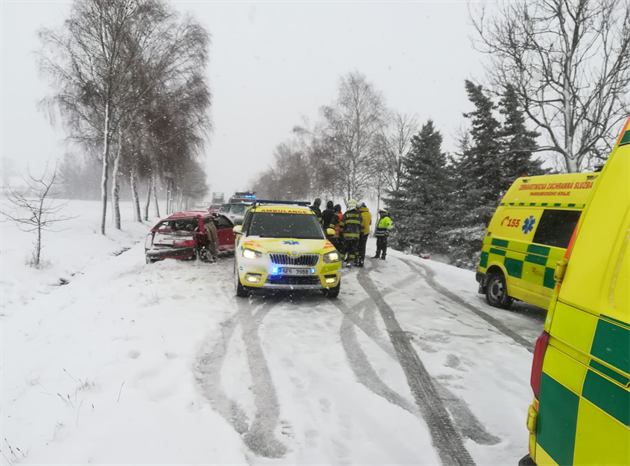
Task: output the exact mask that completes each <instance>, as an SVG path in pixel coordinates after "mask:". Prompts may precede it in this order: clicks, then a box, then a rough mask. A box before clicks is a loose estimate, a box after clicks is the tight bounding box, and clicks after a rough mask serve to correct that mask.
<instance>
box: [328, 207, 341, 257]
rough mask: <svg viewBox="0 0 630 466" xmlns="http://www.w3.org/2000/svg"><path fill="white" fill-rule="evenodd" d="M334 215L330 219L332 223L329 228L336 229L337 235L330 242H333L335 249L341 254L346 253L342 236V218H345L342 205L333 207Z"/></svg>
mask: <svg viewBox="0 0 630 466" xmlns="http://www.w3.org/2000/svg"><path fill="white" fill-rule="evenodd" d="M333 210H334V212H333V216H332V217H331V219H330V225H328V227H327V228H331V229H333V230H335V236H333V237H332V238H329V239H330V242H331V243H332V244H333V246H334V247H335V249H336V250H337V251H339V254H341V255H343V254H345V252H344V248H343V240H342V238H341V219H342V218H343V214H342V213H341V206H340V205H339V204H337V205H336V206H335V207H333Z"/></svg>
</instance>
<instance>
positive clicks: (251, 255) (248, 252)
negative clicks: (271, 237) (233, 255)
mask: <svg viewBox="0 0 630 466" xmlns="http://www.w3.org/2000/svg"><path fill="white" fill-rule="evenodd" d="M243 257H244V258H245V259H259V258H261V257H262V253H260V252H258V251H254V250H253V249H243Z"/></svg>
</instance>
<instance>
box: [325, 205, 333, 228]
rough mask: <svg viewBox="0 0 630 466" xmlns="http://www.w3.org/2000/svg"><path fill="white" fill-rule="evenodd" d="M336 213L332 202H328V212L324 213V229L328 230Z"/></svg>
mask: <svg viewBox="0 0 630 466" xmlns="http://www.w3.org/2000/svg"><path fill="white" fill-rule="evenodd" d="M334 213H335V209H334V207H333V203H332V201H328V203H327V204H326V210H324V211H323V212H322V226H323V227H324V228H328V226H329V225H330V221H331V220H332V216H333V214H334Z"/></svg>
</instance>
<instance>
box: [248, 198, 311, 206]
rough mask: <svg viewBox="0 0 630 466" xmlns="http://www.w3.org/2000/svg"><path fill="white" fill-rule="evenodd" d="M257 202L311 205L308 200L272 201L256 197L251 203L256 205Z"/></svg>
mask: <svg viewBox="0 0 630 466" xmlns="http://www.w3.org/2000/svg"><path fill="white" fill-rule="evenodd" d="M258 204H289V205H304V206H309V205H311V203H310V202H308V201H273V200H265V199H257V200H256V201H254V204H253V205H258Z"/></svg>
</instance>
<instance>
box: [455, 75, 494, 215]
mask: <svg viewBox="0 0 630 466" xmlns="http://www.w3.org/2000/svg"><path fill="white" fill-rule="evenodd" d="M466 92H467V94H468V98H469V100H470V101H471V102H472V103H473V104H474V106H475V110H473V111H472V112H468V113H464V116H465V117H466V118H468V119H469V120H470V132H469V134H470V144H469V146H468V148H467V149H466V150H465V151H464V153H463V154H462V157H461V159H460V161H459V164H458V170H459V171H460V175H461V176H462V182H463V186H460V189H462V190H464V191H465V196H466V202H465V204H464V209H465V215H464V216H463V220H464V223H465V224H467V225H471V226H472V225H475V224H479V223H482V224H487V223H488V222H489V221H490V219H491V218H492V214H493V213H494V210H495V209H496V207H497V205H498V202H499V199H500V197H501V195H502V187H503V185H504V181H503V164H502V159H501V156H502V153H503V150H502V145H501V139H500V137H501V124H500V123H499V121H498V120H497V119H496V118H495V116H494V114H493V111H494V110H495V109H496V105H495V104H494V103H493V102H492V99H491V98H490V97H489V96H488V95H487V94H486V93H485V92H484V90H483V87H482V86H477V85H475V84H473V83H472V82H470V81H468V80H466Z"/></svg>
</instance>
